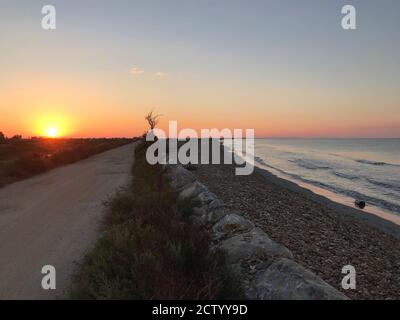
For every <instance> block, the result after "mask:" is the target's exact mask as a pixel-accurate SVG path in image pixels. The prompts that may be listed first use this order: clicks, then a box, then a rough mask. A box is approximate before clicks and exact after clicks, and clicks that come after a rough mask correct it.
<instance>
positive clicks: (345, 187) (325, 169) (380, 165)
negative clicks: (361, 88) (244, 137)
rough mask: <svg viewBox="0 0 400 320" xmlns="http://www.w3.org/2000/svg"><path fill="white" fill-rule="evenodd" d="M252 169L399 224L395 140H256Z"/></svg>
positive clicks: (399, 152)
mask: <svg viewBox="0 0 400 320" xmlns="http://www.w3.org/2000/svg"><path fill="white" fill-rule="evenodd" d="M254 161H255V165H256V166H258V167H260V168H262V169H266V170H268V171H270V172H271V173H273V174H275V175H277V176H279V177H281V178H285V179H289V180H291V181H292V182H295V183H297V184H299V185H301V186H302V187H305V188H308V189H310V190H312V191H313V192H315V193H318V194H321V195H324V196H326V197H328V198H330V199H331V200H334V201H336V202H339V203H342V204H345V205H349V206H353V207H354V201H355V200H363V201H365V202H366V204H367V206H366V207H365V208H364V210H365V211H367V212H371V213H374V214H378V215H380V216H381V217H383V218H385V219H388V220H391V221H392V222H395V223H400V139H286V138H279V139H256V140H255V146H254Z"/></svg>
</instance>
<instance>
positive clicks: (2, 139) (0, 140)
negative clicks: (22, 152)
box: [0, 131, 22, 143]
mask: <svg viewBox="0 0 400 320" xmlns="http://www.w3.org/2000/svg"><path fill="white" fill-rule="evenodd" d="M16 140H22V136H21V135H19V134H16V135H14V136H12V137H11V138H7V137H6V135H5V134H4V133H3V132H1V131H0V143H5V142H7V141H16Z"/></svg>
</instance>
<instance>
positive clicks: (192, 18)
mask: <svg viewBox="0 0 400 320" xmlns="http://www.w3.org/2000/svg"><path fill="white" fill-rule="evenodd" d="M271 3H272V4H271ZM271 3H270V4H269V6H272V7H269V6H268V5H267V4H268V3H267V2H263V1H261V2H256V3H254V4H253V5H245V3H244V2H243V3H241V2H238V3H236V4H231V5H229V6H227V5H223V4H222V3H221V4H215V6H207V5H203V4H202V2H201V1H199V2H198V3H197V4H194V3H193V4H188V5H187V7H185V6H184V7H183V8H182V10H183V11H182V12H178V11H176V10H173V8H172V7H170V6H167V5H166V4H165V2H157V1H156V2H153V3H147V2H142V3H141V4H140V6H134V5H133V4H132V3H131V2H128V1H127V2H125V1H123V2H121V3H120V4H119V5H115V6H113V4H112V3H107V2H104V3H102V5H101V6H99V7H97V8H96V10H94V9H93V7H92V6H91V5H90V4H89V3H85V4H80V7H79V14H78V12H77V11H76V10H75V9H74V5H73V4H72V2H65V1H57V10H58V12H59V13H60V14H59V16H60V21H58V25H57V29H56V30H53V31H45V30H42V29H41V27H40V19H41V15H40V14H39V15H38V12H39V13H40V10H38V9H37V5H36V4H34V3H33V2H32V3H30V2H28V3H26V4H25V5H24V8H25V9H24V11H23V12H21V11H20V10H19V9H18V6H17V5H15V4H13V3H12V2H9V3H7V4H4V8H3V9H4V10H5V12H7V14H6V15H5V17H4V19H2V20H1V21H0V36H1V38H2V50H1V59H0V67H1V70H2V72H1V73H0V108H1V117H0V131H2V132H4V133H5V134H6V135H7V136H12V135H14V134H22V135H24V136H26V137H30V136H38V135H46V132H48V129H49V128H50V129H51V128H53V129H57V131H58V133H57V136H60V137H104V136H106V137H121V136H126V137H132V136H137V135H140V134H142V133H143V132H144V131H145V130H146V123H145V121H144V116H145V114H146V113H147V112H149V111H150V110H155V112H156V113H160V114H163V115H164V116H163V117H162V119H161V122H160V127H161V128H163V129H166V128H167V126H168V120H177V121H178V126H179V128H180V129H183V128H193V129H196V130H199V129H201V128H218V129H223V128H230V129H234V128H238V129H240V128H242V129H247V128H249V129H255V133H256V136H257V137H277V136H279V137H400V113H399V112H398V108H399V106H400V96H399V94H398V88H399V87H400V79H399V77H398V75H399V74H400V65H399V63H398V56H399V55H400V46H399V45H398V42H396V41H393V39H394V36H395V35H394V34H392V33H391V31H390V30H396V28H395V27H396V26H398V19H397V17H396V14H395V13H394V12H395V10H389V9H388V10H386V11H385V12H384V13H385V14H384V15H383V13H382V16H381V15H380V14H378V13H379V12H378V13H376V10H375V9H376V8H375V7H374V6H375V4H372V3H366V4H364V6H365V7H361V4H360V7H361V8H360V10H363V12H364V13H363V22H364V26H367V25H368V28H367V27H364V28H359V29H357V30H356V31H354V32H346V31H344V30H342V29H341V27H340V19H338V17H339V18H340V11H338V10H339V9H340V8H339V9H338V7H337V5H335V4H333V3H325V2H324V3H322V2H321V3H320V2H318V1H316V2H315V3H314V4H313V6H312V7H313V10H310V8H309V6H308V5H304V6H300V5H298V6H297V5H296V10H293V8H291V7H290V6H289V4H288V3H284V2H279V1H276V2H271ZM292 5H293V4H292ZM272 9H274V10H272ZM313 12H318V15H316V14H314V13H313ZM392 12H393V14H392ZM383 18H384V21H385V23H384V24H379V21H383V20H382V19H383ZM206 21H207V23H206ZM281 21H285V23H284V24H282V23H281ZM276 26H279V28H277V27H276ZM294 30H295V32H294ZM397 36H398V35H397ZM3 48H4V49H3Z"/></svg>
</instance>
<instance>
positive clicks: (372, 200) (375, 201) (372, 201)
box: [255, 157, 400, 214]
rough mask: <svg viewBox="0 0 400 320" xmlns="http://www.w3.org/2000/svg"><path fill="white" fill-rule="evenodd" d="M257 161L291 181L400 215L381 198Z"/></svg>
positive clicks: (392, 205) (391, 204)
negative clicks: (361, 201)
mask: <svg viewBox="0 0 400 320" xmlns="http://www.w3.org/2000/svg"><path fill="white" fill-rule="evenodd" d="M257 158H258V157H257ZM255 160H256V162H258V163H261V164H262V165H263V166H266V167H269V168H271V169H273V170H275V171H277V172H279V173H281V174H283V175H284V176H287V177H289V179H294V180H295V181H296V180H297V181H301V182H304V183H306V184H309V185H312V186H315V187H319V188H322V189H325V190H329V191H331V192H334V193H337V194H340V195H343V196H347V197H350V198H353V199H362V200H364V201H365V202H366V203H367V205H374V206H377V207H379V208H382V209H386V210H389V211H392V212H395V213H396V214H400V205H398V204H395V203H392V202H390V201H386V200H383V199H379V198H376V197H371V196H368V195H366V194H363V193H360V192H357V191H354V190H349V189H345V188H341V187H338V186H335V185H332V184H327V183H323V182H321V181H317V180H313V179H307V178H304V177H302V176H300V175H298V174H295V173H290V172H287V171H285V170H282V169H279V168H276V167H274V166H271V165H269V164H267V163H265V161H264V160H263V159H261V158H258V159H255ZM349 177H350V176H349ZM354 177H355V176H354ZM355 178H358V177H355ZM375 182H376V181H375Z"/></svg>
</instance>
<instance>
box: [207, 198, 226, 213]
mask: <svg viewBox="0 0 400 320" xmlns="http://www.w3.org/2000/svg"><path fill="white" fill-rule="evenodd" d="M224 206H225V204H224V203H223V202H222V201H221V200H219V199H214V200H213V201H211V202H210V204H209V205H208V210H209V211H212V210H216V209H220V208H223V207H224Z"/></svg>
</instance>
